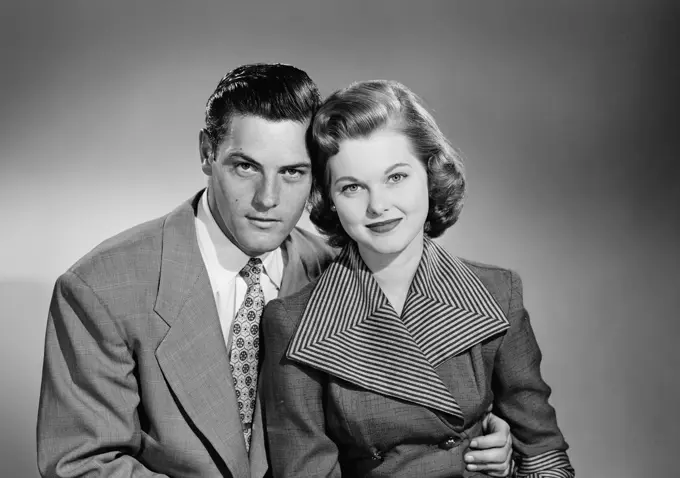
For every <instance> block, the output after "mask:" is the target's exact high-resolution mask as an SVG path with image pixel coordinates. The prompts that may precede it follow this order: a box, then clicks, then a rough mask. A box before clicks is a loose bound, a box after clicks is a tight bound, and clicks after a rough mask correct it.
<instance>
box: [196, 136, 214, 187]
mask: <svg viewBox="0 0 680 478" xmlns="http://www.w3.org/2000/svg"><path fill="white" fill-rule="evenodd" d="M198 154H199V155H200V156H201V170H202V171H203V174H205V175H206V176H212V162H213V161H214V160H215V154H216V151H215V150H214V148H213V144H212V141H211V140H210V136H208V132H207V131H206V130H205V128H203V129H201V131H199V132H198Z"/></svg>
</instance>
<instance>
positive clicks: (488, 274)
mask: <svg viewBox="0 0 680 478" xmlns="http://www.w3.org/2000/svg"><path fill="white" fill-rule="evenodd" d="M459 259H460V260H461V261H462V262H463V264H465V265H466V266H468V268H469V269H470V270H471V271H472V272H473V273H474V274H475V275H476V276H477V277H479V278H480V279H481V280H482V282H487V281H494V282H496V281H498V280H501V281H508V282H510V280H511V279H512V276H513V275H517V273H516V272H515V271H513V270H512V269H508V268H505V267H500V266H496V265H492V264H486V263H484V262H478V261H473V260H470V259H466V258H463V257H459Z"/></svg>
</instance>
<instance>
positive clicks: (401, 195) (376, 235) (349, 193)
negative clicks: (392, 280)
mask: <svg viewBox="0 0 680 478" xmlns="http://www.w3.org/2000/svg"><path fill="white" fill-rule="evenodd" d="M328 167H329V169H330V181H331V183H330V188H329V190H330V196H331V200H332V201H333V204H334V205H335V207H336V209H337V213H338V216H339V218H340V222H341V224H342V227H343V228H344V229H345V232H347V234H348V235H349V236H350V237H351V238H352V239H353V240H354V241H356V243H357V244H358V246H359V250H360V251H361V253H362V255H363V254H364V253H366V252H368V253H378V254H395V253H400V252H402V251H404V250H405V249H406V248H407V247H408V246H409V245H411V244H412V243H414V239H417V240H419V241H422V236H423V226H424V225H425V220H426V219H427V213H428V209H429V202H428V188H427V171H426V170H425V167H424V166H423V164H422V163H421V162H420V161H419V160H418V158H417V157H416V156H415V155H414V154H413V152H412V150H411V146H410V143H409V140H408V139H407V138H406V136H404V135H403V134H401V133H398V132H395V131H390V130H380V131H377V132H375V133H373V134H372V135H371V136H369V137H368V138H361V139H348V140H344V141H342V142H341V143H340V149H339V151H338V153H337V154H336V155H334V156H331V157H330V159H329V163H328Z"/></svg>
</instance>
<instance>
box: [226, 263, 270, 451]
mask: <svg viewBox="0 0 680 478" xmlns="http://www.w3.org/2000/svg"><path fill="white" fill-rule="evenodd" d="M261 272H262V261H261V260H260V259H257V258H251V259H250V260H249V261H248V264H246V265H245V267H244V268H243V269H241V272H240V274H241V277H243V279H244V280H245V281H246V284H248V290H247V291H246V297H245V299H244V300H243V304H242V305H241V308H240V309H239V310H238V313H237V314H236V317H234V324H233V325H232V339H231V357H230V364H231V374H232V377H233V378H234V388H235V389H236V398H237V399H238V410H239V414H240V416H241V423H242V424H243V437H244V438H245V441H246V450H247V451H250V435H251V431H252V427H253V412H254V411H255V399H256V397H257V364H258V352H259V350H260V317H261V316H262V310H263V309H264V294H263V293H262V287H261V286H260V273H261Z"/></svg>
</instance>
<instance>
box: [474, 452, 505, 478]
mask: <svg viewBox="0 0 680 478" xmlns="http://www.w3.org/2000/svg"><path fill="white" fill-rule="evenodd" d="M473 453H474V454H473ZM507 456H509V455H505V454H504V453H502V452H501V451H500V450H498V449H493V450H484V451H477V452H468V453H466V454H465V462H466V468H467V469H468V470H469V471H482V472H484V473H486V474H487V475H490V476H509V474H510V470H511V466H512V465H511V460H510V459H509V458H507Z"/></svg>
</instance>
